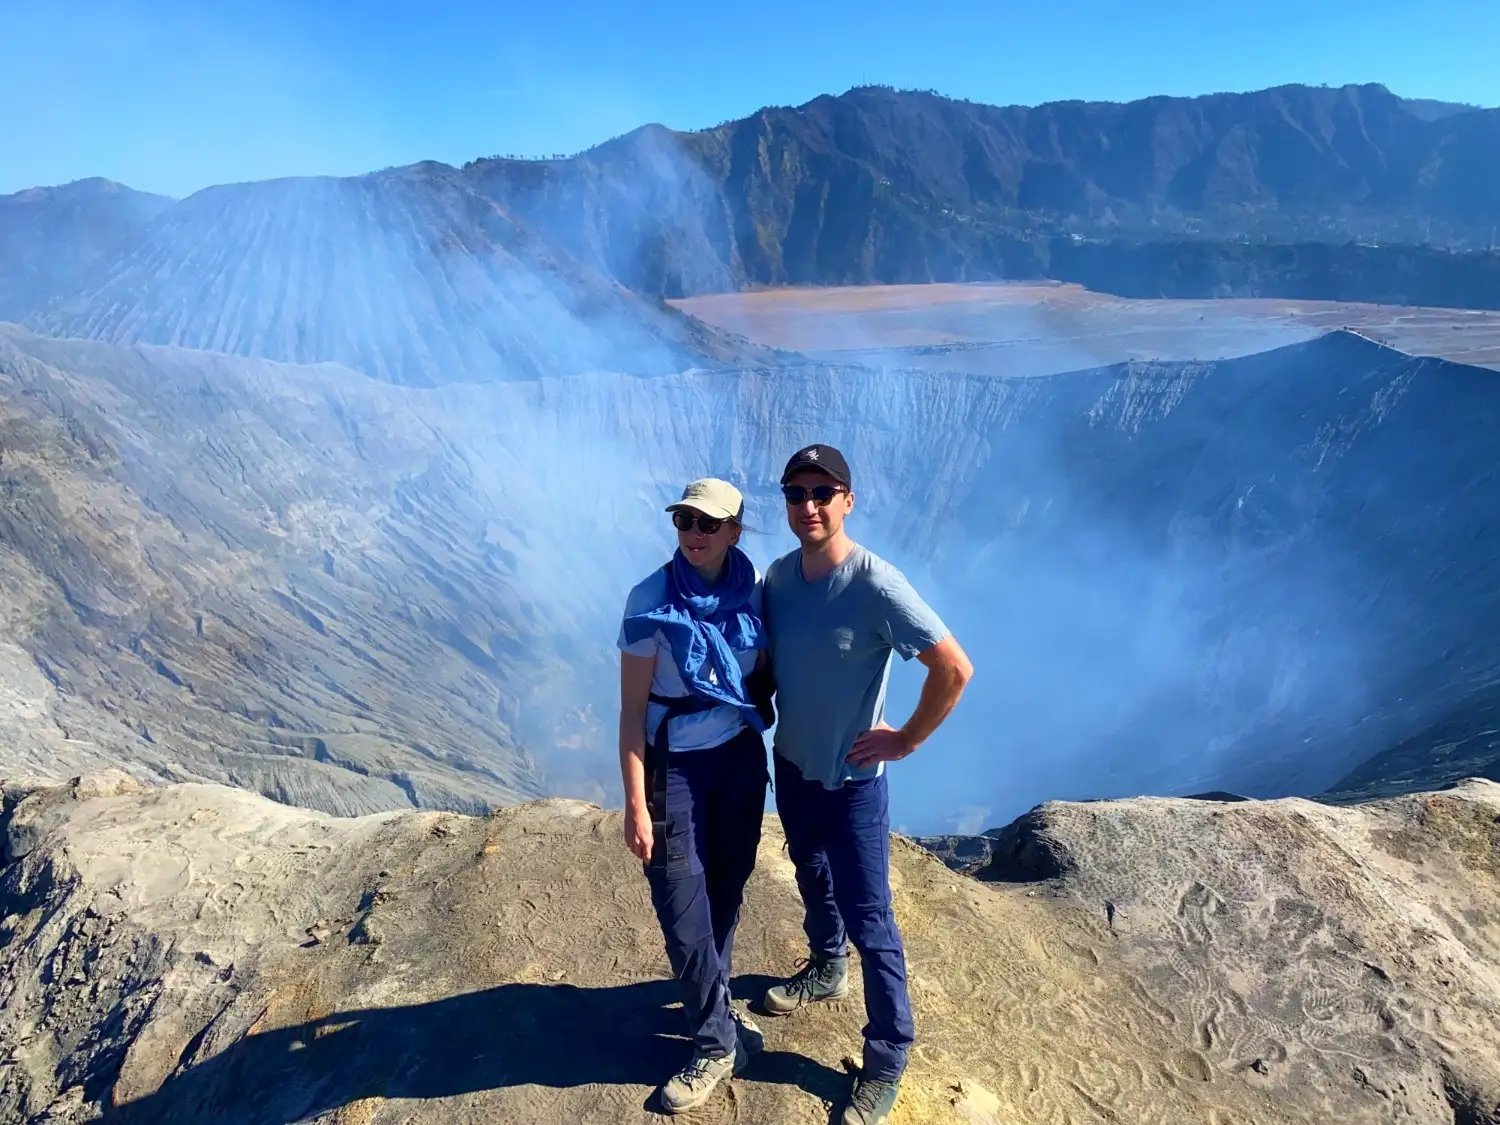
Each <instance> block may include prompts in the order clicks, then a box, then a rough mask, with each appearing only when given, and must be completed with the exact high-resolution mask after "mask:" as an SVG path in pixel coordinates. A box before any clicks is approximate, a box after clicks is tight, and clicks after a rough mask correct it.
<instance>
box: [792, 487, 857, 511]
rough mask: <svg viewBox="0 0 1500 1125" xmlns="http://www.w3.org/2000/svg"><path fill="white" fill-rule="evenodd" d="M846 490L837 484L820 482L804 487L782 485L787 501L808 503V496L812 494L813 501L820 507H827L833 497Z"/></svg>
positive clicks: (793, 503) (795, 503) (794, 503)
mask: <svg viewBox="0 0 1500 1125" xmlns="http://www.w3.org/2000/svg"><path fill="white" fill-rule="evenodd" d="M843 491H845V490H844V489H843V488H840V487H839V486H838V485H835V484H819V485H814V486H813V487H812V488H803V487H802V486H801V485H800V484H787V485H782V488H781V494H782V495H783V496H785V497H786V502H787V503H788V504H791V505H793V506H795V505H797V504H806V503H807V498H808V497H809V496H811V497H812V498H813V502H814V503H816V504H817V505H818V507H820V508H824V507H827V506H828V505H829V504H831V503H832V502H833V498H834V497H835V496H837V495H838V494H839V493H840V492H843Z"/></svg>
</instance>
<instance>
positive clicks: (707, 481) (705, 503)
mask: <svg viewBox="0 0 1500 1125" xmlns="http://www.w3.org/2000/svg"><path fill="white" fill-rule="evenodd" d="M681 508H691V509H692V510H693V511H695V512H702V513H703V514H704V515H705V516H713V517H715V518H716V519H721V520H734V522H735V523H739V522H740V520H741V519H742V518H743V516H744V514H745V498H744V497H743V496H741V495H740V490H739V489H738V488H735V487H734V485H732V484H730V483H729V482H728V481H727V480H719V479H718V478H716V477H704V478H703V479H702V480H695V481H693V483H692V484H690V485H688V486H687V487H686V488H684V489H683V490H682V499H681V500H679V501H677V503H675V504H668V505H667V511H669V512H675V511H678V510H679V509H681Z"/></svg>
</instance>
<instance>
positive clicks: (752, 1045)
mask: <svg viewBox="0 0 1500 1125" xmlns="http://www.w3.org/2000/svg"><path fill="white" fill-rule="evenodd" d="M729 1018H730V1019H732V1020H734V1029H735V1031H736V1032H738V1034H739V1037H740V1046H742V1047H743V1048H745V1054H747V1055H754V1054H759V1053H760V1052H761V1051H763V1050H765V1048H766V1037H765V1034H764V1033H763V1032H762V1031H761V1030H760V1026H759V1025H758V1024H756V1022H755V1021H754V1020H753V1019H751V1018H750V1015H749V1013H747V1012H742V1011H740V1010H739V1009H738V1008H735V1007H730V1009H729Z"/></svg>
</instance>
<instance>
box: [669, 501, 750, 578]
mask: <svg viewBox="0 0 1500 1125" xmlns="http://www.w3.org/2000/svg"><path fill="white" fill-rule="evenodd" d="M672 524H673V526H674V527H676V528H677V546H678V547H680V548H681V549H682V557H683V558H685V559H687V561H688V562H690V563H692V564H693V568H694V569H695V570H699V571H701V572H703V573H705V574H713V575H716V574H718V573H719V571H720V569H722V568H723V566H724V556H725V555H727V554H729V548H731V547H733V546H734V545H735V544H737V543H738V542H739V541H740V526H739V524H737V523H735V522H734V521H733V520H721V519H714V518H712V517H709V516H705V515H703V514H702V513H701V512H698V511H695V510H694V509H692V508H678V509H677V510H676V511H675V512H673V513H672ZM705 526H706V527H710V528H712V529H713V530H711V531H705V530H704V528H705Z"/></svg>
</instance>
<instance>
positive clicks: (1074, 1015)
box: [0, 774, 1500, 1125]
mask: <svg viewBox="0 0 1500 1125" xmlns="http://www.w3.org/2000/svg"><path fill="white" fill-rule="evenodd" d="M4 807H5V814H4V816H5V824H4V825H3V832H4V842H5V863H6V867H5V870H4V875H3V880H0V912H3V916H4V917H3V922H0V1120H5V1121H43V1120H48V1121H83V1120H92V1119H96V1118H98V1117H100V1116H102V1117H103V1118H105V1119H107V1120H123V1121H127V1122H174V1121H183V1122H188V1121H191V1122H200V1121H210V1120H212V1121H224V1122H277V1123H279V1122H287V1121H312V1120H319V1121H337V1122H361V1123H369V1122H392V1123H394V1122H439V1121H441V1122H445V1123H448V1122H468V1121H476V1122H477V1121H484V1122H489V1123H494V1122H516V1123H520V1122H538V1121H568V1122H601V1123H602V1122H621V1121H645V1120H650V1119H652V1118H653V1114H652V1112H651V1108H650V1107H651V1104H652V1103H651V1100H650V1095H651V1086H652V1083H653V1081H654V1080H657V1079H659V1078H661V1077H662V1076H663V1075H664V1074H665V1073H667V1072H668V1070H669V1069H670V1068H671V1066H672V1065H673V1064H674V1063H675V1062H677V1061H678V1060H680V1058H681V1057H682V1053H683V1051H684V1050H685V1044H684V1041H683V1040H681V1039H680V1038H679V1037H678V1035H679V1032H680V1024H679V1019H680V1016H679V1014H678V1012H677V1011H676V1010H675V1009H673V1008H672V1007H670V1005H672V1004H673V1001H674V988H673V985H672V984H671V983H670V982H668V981H665V980H663V979H662V975H663V973H664V971H665V961H664V957H663V954H662V951H661V939H660V936H659V934H658V932H657V929H656V925H655V922H654V920H653V917H652V914H651V910H650V906H649V904H648V901H647V894H646V885H645V881H644V880H643V879H642V878H641V875H640V871H639V869H638V867H637V865H636V864H635V863H634V861H632V860H631V859H630V858H629V856H628V855H627V854H626V853H625V851H624V849H623V847H622V846H621V844H620V842H619V836H620V817H619V814H618V813H615V812H608V811H602V810H600V809H598V808H596V807H594V806H592V805H588V804H584V803H581V802H572V801H561V800H547V801H541V802H537V803H533V804H528V805H521V806H517V807H513V808H507V809H504V810H502V811H500V812H497V813H494V814H493V815H491V816H489V817H487V818H470V817H466V816H462V815H458V814H454V813H443V812H436V813H434V812H393V813H378V814H374V815H370V816H365V817H361V818H358V819H340V818H336V817H331V816H328V815H326V814H322V813H316V812H309V811H305V810H301V809H295V808H290V807H287V806H284V805H279V804H276V803H274V802H271V801H268V800H266V799H264V798H261V797H258V796H255V795H252V794H249V793H246V792H243V791H240V790H234V789H228V788H222V787H218V786H211V785H197V784H194V785H178V786H173V787H168V788H159V789H142V788H140V787H139V785H138V784H137V783H136V782H134V781H132V780H130V779H128V778H126V777H124V776H123V775H119V774H104V775H97V776H90V777H85V778H82V779H78V780H75V781H74V782H73V783H72V784H71V785H69V786H64V787H52V788H45V789H32V788H29V787H27V786H25V785H17V784H14V783H12V784H10V785H7V786H6V789H5V806H4ZM893 852H894V855H893V860H894V862H893V872H892V882H893V884H894V886H895V894H896V909H897V912H898V914H899V916H900V920H901V923H902V925H903V928H904V931H905V934H906V939H907V944H908V952H909V959H910V969H911V978H912V991H913V996H914V1000H915V1004H916V1011H917V1017H918V1035H919V1045H918V1047H917V1048H916V1051H915V1053H914V1056H913V1059H912V1063H911V1069H910V1071H909V1074H908V1079H907V1081H906V1083H905V1086H904V1089H903V1093H902V1098H901V1102H900V1105H899V1107H898V1110H897V1114H896V1117H895V1118H894V1120H895V1121H896V1122H898V1123H905V1125H917V1123H923V1125H926V1123H930V1122H954V1123H974V1122H985V1123H995V1122H1068V1121H1072V1122H1085V1121H1096V1120H1100V1121H1129V1122H1144V1121H1161V1122H1189V1121H1192V1122H1205V1121H1211V1122H1215V1123H1217V1125H1225V1123H1228V1122H1282V1121H1286V1122H1292V1121H1297V1122H1313V1121H1317V1122H1326V1121H1329V1120H1336V1121H1341V1122H1351V1121H1368V1122H1376V1121H1381V1122H1384V1121H1392V1120H1398V1119H1399V1120H1402V1121H1415V1122H1460V1123H1475V1122H1494V1121H1500V1109H1497V1104H1500V1061H1497V1047H1496V1044H1500V969H1497V966H1500V959H1497V950H1500V913H1497V909H1496V903H1497V897H1496V891H1497V885H1496V884H1497V873H1500V785H1497V784H1495V783H1492V782H1485V781H1471V782H1467V783H1465V784H1464V785H1462V786H1460V787H1458V788H1456V789H1453V790H1449V791H1446V792H1442V793H1430V794H1423V795H1417V796H1410V797H1403V798H1399V799H1396V800H1392V801H1388V802H1383V803H1380V804H1372V805H1366V806H1360V807H1354V808H1332V807H1326V806H1319V805H1315V804H1312V803H1310V802H1307V801H1302V800H1297V799H1291V800H1284V801H1274V802H1264V803H1262V802H1246V803H1243V804H1235V805H1219V804H1214V803H1211V802H1203V801H1189V800H1167V799H1137V800H1129V801H1121V802H1112V803H1104V804H1050V805H1046V806H1042V807H1040V808H1039V809H1037V810H1034V811H1033V812H1032V813H1031V814H1028V816H1027V817H1025V818H1023V819H1022V820H1021V821H1018V822H1017V823H1016V824H1015V825H1013V826H1011V828H1010V829H1009V830H1007V831H1006V832H1005V833H1004V834H1003V835H1002V837H1001V838H1000V840H999V841H998V846H997V852H996V860H995V863H994V865H993V866H992V867H991V868H990V869H989V870H988V871H987V872H986V875H987V877H988V879H989V880H990V881H988V882H979V881H974V880H970V879H967V878H964V877H962V876H959V875H956V874H954V873H952V872H950V871H948V870H947V869H946V868H944V867H943V866H942V864H941V863H939V862H938V861H937V860H936V859H935V858H933V857H931V856H929V855H927V854H926V853H924V852H922V851H921V850H919V849H918V848H917V847H915V846H914V845H912V844H910V843H909V842H907V841H905V840H903V839H901V838H899V837H898V838H897V839H896V841H895V845H894V848H893ZM1006 880H1009V881H1006ZM1026 880H1031V881H1026ZM799 923H800V911H799V904H798V899H797V895H796V890H795V887H794V885H793V882H792V877H791V870H790V866H789V864H788V862H787V860H786V859H785V856H784V854H783V851H782V837H781V834H780V831H779V828H778V826H777V824H776V822H775V821H774V820H771V819H768V821H767V823H766V833H765V839H764V841H763V845H762V850H761V858H760V864H759V867H758V869H757V871H756V874H755V877H754V879H753V880H752V882H751V885H750V888H749V892H748V901H747V903H746V908H745V911H744V922H743V926H742V930H741V938H740V940H739V942H738V944H737V947H736V953H737V958H736V967H737V970H738V972H739V973H740V974H741V975H740V976H739V978H738V979H737V981H736V991H737V992H739V993H740V994H742V995H758V994H759V992H760V990H761V989H763V988H764V987H765V985H766V984H767V983H768V981H769V977H770V974H772V973H775V972H779V971H782V970H785V969H787V968H789V967H790V966H791V965H792V964H793V962H794V960H795V958H796V957H797V955H798V953H799V952H800V951H801V950H802V935H801V930H800V924H799ZM855 995H856V996H857V995H858V993H857V991H856V993H855ZM764 1023H765V1027H766V1033H767V1049H766V1052H765V1054H764V1055H762V1056H760V1057H759V1058H758V1060H757V1061H756V1063H755V1064H754V1066H753V1067H752V1068H751V1070H750V1071H749V1073H748V1074H747V1075H746V1076H745V1077H744V1078H743V1079H738V1080H736V1081H734V1082H733V1083H732V1084H730V1086H729V1087H728V1088H727V1089H726V1090H724V1091H722V1092H719V1093H717V1094H716V1095H715V1097H714V1099H713V1101H712V1102H711V1103H710V1104H709V1105H708V1106H707V1107H706V1108H705V1109H704V1110H703V1111H702V1112H701V1113H699V1114H698V1115H697V1116H696V1117H695V1118H694V1120H695V1121H709V1122H713V1121H729V1120H737V1121H740V1122H765V1123H770V1122H776V1123H782V1122H806V1123H809V1125H811V1123H818V1125H821V1123H823V1122H826V1121H827V1120H828V1114H829V1106H830V1105H831V1104H833V1103H835V1102H836V1101H837V1099H838V1098H839V1097H840V1096H841V1093H842V1091H844V1090H845V1089H846V1088H847V1085H848V1082H849V1079H848V1076H847V1074H846V1073H845V1070H844V1068H843V1065H842V1060H843V1059H844V1058H845V1057H846V1056H849V1055H857V1053H858V1046H859V1029H860V1026H861V1024H862V1023H863V1013H862V1006H861V1004H860V1003H859V1002H858V1001H857V1000H856V999H853V998H851V999H850V1000H848V1001H844V1002H842V1003H839V1004H835V1005H830V1006H827V1007H824V1008H821V1009H818V1010H815V1011H811V1012H807V1013H803V1014H801V1015H799V1016H797V1017H793V1018H791V1019H788V1020H782V1021H771V1020H765V1021H764Z"/></svg>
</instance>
